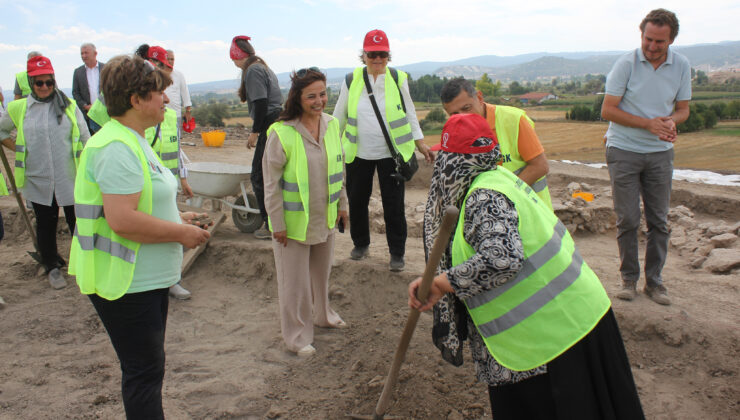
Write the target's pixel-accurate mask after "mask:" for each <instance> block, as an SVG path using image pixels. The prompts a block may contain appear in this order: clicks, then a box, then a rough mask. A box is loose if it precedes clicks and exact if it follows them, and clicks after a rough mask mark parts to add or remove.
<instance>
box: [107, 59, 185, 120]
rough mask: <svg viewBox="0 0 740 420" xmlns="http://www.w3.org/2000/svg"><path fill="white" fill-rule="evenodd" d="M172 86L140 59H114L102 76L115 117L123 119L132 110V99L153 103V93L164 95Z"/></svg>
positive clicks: (166, 76) (161, 73)
mask: <svg viewBox="0 0 740 420" xmlns="http://www.w3.org/2000/svg"><path fill="white" fill-rule="evenodd" d="M171 84H172V79H170V76H168V75H167V74H166V73H164V72H162V71H161V70H158V69H155V68H154V67H152V65H151V64H150V63H147V62H146V61H144V60H143V59H142V58H140V57H138V56H134V57H131V56H128V55H119V56H117V57H113V58H112V59H110V60H109V61H108V62H107V63H106V64H105V66H103V71H102V72H101V74H100V88H101V90H102V91H103V97H104V98H105V107H106V108H107V109H108V115H110V116H111V117H120V116H121V115H123V114H125V113H126V111H128V110H129V109H131V96H133V95H138V96H139V97H140V98H143V99H149V98H150V97H151V95H152V92H162V91H164V89H165V88H166V87H167V86H169V85H171Z"/></svg>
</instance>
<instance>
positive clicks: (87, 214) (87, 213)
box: [75, 204, 104, 227]
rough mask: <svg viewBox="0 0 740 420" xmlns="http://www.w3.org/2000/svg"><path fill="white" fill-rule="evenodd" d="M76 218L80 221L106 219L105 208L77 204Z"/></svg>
mask: <svg viewBox="0 0 740 420" xmlns="http://www.w3.org/2000/svg"><path fill="white" fill-rule="evenodd" d="M75 217H77V218H78V219H92V220H95V219H97V218H99V217H104V216H103V206H97V205H95V204H75ZM75 227H76V226H75Z"/></svg>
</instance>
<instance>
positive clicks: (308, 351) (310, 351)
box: [295, 344, 316, 357]
mask: <svg viewBox="0 0 740 420" xmlns="http://www.w3.org/2000/svg"><path fill="white" fill-rule="evenodd" d="M315 353H316V349H315V348H314V347H313V346H312V345H310V344H309V345H307V346H306V347H304V348H302V349H300V350H298V351H297V352H296V353H295V354H297V355H298V357H309V356H313V355H314V354H315Z"/></svg>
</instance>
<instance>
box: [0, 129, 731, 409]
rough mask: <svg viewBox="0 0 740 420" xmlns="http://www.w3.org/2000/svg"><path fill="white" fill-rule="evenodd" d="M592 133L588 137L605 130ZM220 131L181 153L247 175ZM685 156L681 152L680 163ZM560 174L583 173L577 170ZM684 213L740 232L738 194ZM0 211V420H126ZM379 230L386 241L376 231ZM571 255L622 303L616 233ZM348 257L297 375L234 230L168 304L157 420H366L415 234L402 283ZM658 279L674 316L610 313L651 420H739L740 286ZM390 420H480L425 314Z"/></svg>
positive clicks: (701, 201) (398, 317)
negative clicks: (327, 318)
mask: <svg viewBox="0 0 740 420" xmlns="http://www.w3.org/2000/svg"><path fill="white" fill-rule="evenodd" d="M546 123H547V122H546V121H543V122H541V123H538V130H541V136H542V137H543V142H544V143H545V147H546V148H547V149H548V153H549V155H550V156H551V157H552V155H556V154H558V153H560V152H559V151H557V147H556V145H552V146H551V144H550V143H547V142H548V139H549V134H547V133H549V131H548V129H547V125H546ZM553 124H554V123H553ZM559 124H561V125H565V126H568V127H571V126H570V125H568V124H566V123H559ZM596 126H597V127H598V129H594V133H596V134H598V132H599V131H602V132H603V129H605V126H603V125H601V124H596ZM588 127H590V125H584V126H581V127H580V128H579V129H578V130H573V129H572V128H571V129H570V131H571V135H572V131H576V132H578V133H579V136H581V135H582V134H583V133H584V132H590V131H588V130H590V128H588ZM227 131H228V133H229V134H228V135H227V140H226V142H225V144H224V147H222V148H206V147H203V145H202V142H201V141H200V139H199V138H198V137H196V136H194V135H190V136H188V137H187V138H185V139H184V140H185V141H192V142H195V143H196V144H197V146H196V147H192V146H184V147H185V151H186V152H187V154H188V155H189V156H190V158H191V159H192V160H193V161H218V162H227V163H236V164H249V162H250V161H251V155H250V153H249V152H247V151H246V150H245V148H244V136H242V135H240V134H235V131H234V130H232V129H227ZM561 137H567V136H566V135H565V134H562V135H561ZM598 140H599V138H598V137H597V138H594V139H591V138H588V139H587V138H586V137H581V142H580V143H581V146H580V147H581V148H584V149H589V150H590V149H591V148H592V147H596V148H598V147H600V145H599V143H598ZM428 141H432V140H429V139H428ZM592 143H593V145H592ZM551 147H552V150H553V151H552V152H550V150H551ZM569 147H573V146H569ZM573 150H576V151H577V150H580V149H578V148H576V149H573ZM712 150H714V156H715V157H716V156H721V155H724V154H733V153H735V154H737V153H738V147H737V146H736V145H734V146H732V147H729V146H721V148H720V149H712ZM709 152H711V150H710V151H709ZM601 153H602V155H603V152H601ZM681 153H682V152H681V149H678V150H677V161H678V157H679V155H680V154H681ZM557 158H558V159H571V160H584V159H583V158H582V157H579V156H578V155H577V154H571V155H570V156H566V155H558V157H557ZM709 160H711V159H709ZM677 166H680V165H677ZM720 169H725V168H720ZM735 170H737V167H735ZM430 173H431V171H430V168H429V167H428V166H424V165H423V166H422V169H421V170H420V172H419V173H418V174H417V176H416V178H415V179H414V180H413V181H412V182H411V183H410V184H409V186H408V189H407V197H406V201H407V218H408V219H409V220H416V218H418V217H419V215H420V213H419V206H420V205H422V204H423V203H424V202H425V200H426V186H427V185H428V179H429V177H430ZM549 179H550V185H551V190H552V192H553V197H556V199H558V197H562V196H564V195H567V193H566V192H564V191H565V188H566V185H567V184H568V183H569V182H572V181H577V182H587V183H588V184H590V185H592V186H593V187H594V188H595V189H598V188H602V189H603V188H608V175H607V173H606V170H604V169H601V170H599V169H593V168H588V167H582V166H575V165H567V164H563V163H559V162H554V161H551V176H550V177H549ZM376 194H377V189H376ZM679 204H683V205H685V206H687V207H689V208H691V209H692V210H693V211H694V212H695V214H696V218H697V219H699V220H701V221H706V222H714V223H719V222H720V221H726V222H728V223H734V222H736V221H738V220H740V188H737V187H716V186H707V185H698V184H689V183H685V182H675V183H674V194H673V203H672V206H676V205H679ZM0 209H2V212H3V216H4V218H5V228H6V237H5V239H4V240H3V241H2V243H0V260H1V261H2V262H3V263H2V264H1V265H0V279H1V280H0V296H2V297H3V298H4V299H5V301H6V307H5V308H4V309H2V310H0V334H1V336H0V337H1V338H0V354H2V357H0V418H2V419H31V418H33V419H60V418H62V419H64V418H74V419H122V418H124V416H123V408H122V405H121V397H120V370H119V366H118V362H117V358H116V355H115V353H114V351H113V348H112V346H111V344H110V341H109V339H108V336H107V334H106V333H105V330H104V328H103V327H102V326H101V324H100V321H99V319H98V317H97V315H96V313H95V311H94V309H93V307H92V305H91V304H90V302H89V301H88V299H87V298H86V297H85V296H83V295H81V294H80V293H79V290H78V289H77V288H76V287H75V285H74V281H73V279H69V283H70V284H69V286H68V287H67V288H65V289H62V290H58V291H57V290H52V289H51V288H50V287H49V285H48V283H47V281H46V278H45V276H43V275H39V272H38V268H39V267H38V265H37V264H35V263H34V262H33V261H32V260H31V258H30V257H29V256H28V255H27V253H26V251H30V250H31V249H32V245H31V242H30V239H29V236H28V234H27V233H25V232H24V228H23V225H22V223H21V221H20V218H19V217H18V213H17V210H15V202H14V200H13V199H12V198H10V197H5V198H2V199H0ZM63 224H64V223H63V222H62V223H60V234H59V249H60V250H61V253H62V254H63V255H65V256H66V255H67V253H68V249H69V232H66V231H65V229H64V228H63ZM378 225H379V226H380V227H379V228H378V230H381V229H382V223H381V224H376V226H378ZM575 239H576V243H577V245H578V247H579V249H580V251H581V253H582V254H583V256H584V258H585V259H586V261H587V262H588V264H589V265H590V266H591V267H592V268H593V269H594V271H595V272H596V273H597V275H598V276H599V277H600V279H601V281H602V282H603V284H604V286H605V288H606V290H607V292H608V293H609V295H610V296H612V297H613V296H614V294H615V293H616V292H617V290H618V288H619V276H618V270H617V269H618V254H617V247H616V242H615V231H614V230H613V229H612V230H609V231H607V232H606V233H604V234H592V233H582V232H579V233H577V234H576V235H575ZM643 240H644V238H643ZM643 245H644V244H641V246H643ZM351 247H352V243H351V240H350V238H349V234H348V233H345V234H338V240H337V246H336V248H335V266H334V269H333V271H332V275H331V279H330V289H331V292H330V294H331V301H332V305H333V306H334V308H335V309H336V310H337V312H338V313H339V314H340V315H341V316H342V317H343V318H344V320H345V321H347V323H348V324H349V328H348V329H343V330H330V329H321V328H317V329H316V339H315V343H314V345H315V347H316V348H317V354H316V355H315V356H314V357H312V358H309V359H299V358H297V357H296V356H294V355H293V354H291V353H288V352H287V351H286V350H285V348H284V345H283V343H282V339H281V336H280V323H279V318H278V312H277V310H278V302H277V289H276V284H275V274H274V273H275V268H274V261H273V257H272V250H271V246H270V242H269V241H259V240H256V239H254V238H253V236H252V235H250V234H244V233H241V232H239V231H238V230H237V229H236V227H235V226H234V225H233V222H232V221H231V218H230V217H229V218H228V219H227V221H226V222H225V223H224V224H223V225H222V226H220V227H219V228H218V230H217V232H216V234H215V235H214V237H213V238H212V240H211V242H210V243H209V246H208V248H207V249H206V251H205V252H204V253H203V254H201V255H200V257H199V258H198V260H197V261H196V262H195V263H194V264H193V266H192V268H191V269H190V271H189V272H188V273H187V274H186V275H185V276H184V278H183V285H184V286H185V287H186V288H188V289H190V290H191V291H192V293H193V297H192V299H191V300H189V301H174V300H172V301H171V302H170V311H169V322H168V328H167V342H166V351H167V371H166V375H165V381H164V389H163V394H164V407H165V413H166V414H167V416H168V418H171V419H265V418H269V419H278V418H279V419H339V418H344V416H345V415H346V414H348V413H357V414H367V415H369V414H371V413H372V411H373V408H374V406H375V404H376V402H377V398H378V396H379V394H380V391H381V389H382V384H383V380H384V378H385V375H386V374H387V371H388V368H389V366H390V361H391V360H392V358H393V353H394V351H395V347H396V345H397V342H398V339H399V337H400V333H401V331H402V329H403V325H404V322H405V319H406V316H407V314H408V308H407V306H406V297H405V293H406V285H407V284H408V282H409V281H411V280H412V279H414V278H415V277H417V276H419V275H421V273H422V271H423V268H424V256H423V249H422V243H421V238H420V237H419V235H418V232H415V231H411V234H410V237H409V239H408V242H407V256H406V262H407V266H406V270H405V271H404V272H402V273H390V272H389V271H388V251H387V246H386V244H385V238H384V235H383V234H382V233H380V232H374V233H373V236H372V245H371V254H370V257H369V258H368V259H366V260H364V261H359V262H358V261H352V260H349V258H348V255H349V250H350V249H351ZM664 277H665V279H666V280H665V281H666V285H667V287H668V290H669V293H670V296H671V298H672V299H673V305H671V306H668V307H663V306H659V305H657V304H655V303H653V302H652V301H650V300H649V299H648V298H646V297H645V295H643V294H642V293H640V294H639V296H638V297H637V299H636V300H635V301H633V302H623V301H620V300H618V299H614V300H613V307H614V311H615V313H616V315H617V319H618V321H619V323H620V327H621V331H622V335H623V337H624V340H625V345H626V348H627V351H628V354H629V357H630V361H631V365H632V371H633V374H634V377H635V381H636V383H637V386H638V390H639V393H640V397H641V400H642V404H643V407H644V409H645V413H646V415H647V417H648V418H651V419H697V418H701V419H710V418H711V419H725V418H738V417H740V381H738V374H740V354H739V353H740V343H739V341H740V328H738V325H740V304H739V303H738V298H739V297H740V292H739V290H738V287H740V274H739V273H738V270H737V269H736V270H735V271H733V272H731V273H729V274H725V275H717V274H711V273H709V272H707V271H704V270H696V269H692V268H691V267H690V265H689V261H687V260H686V259H685V258H683V257H682V256H680V255H678V253H677V252H676V250H675V249H673V248H671V250H670V252H669V256H668V261H667V264H666V267H665V270H664ZM466 356H467V350H466ZM387 414H388V415H395V416H400V417H401V418H405V419H480V418H490V407H489V403H488V397H487V394H486V387H485V386H484V385H482V384H480V383H476V381H475V380H474V369H473V365H472V362H471V361H470V360H469V359H468V360H466V363H465V364H464V365H463V366H462V367H459V368H455V367H452V366H451V365H449V364H447V363H446V362H444V361H442V359H441V358H440V356H439V353H438V351H437V350H436V349H435V348H434V346H433V345H432V343H431V316H430V315H428V314H424V315H422V316H421V319H420V322H419V325H418V326H417V330H416V334H415V336H414V338H413V339H412V342H411V347H410V349H409V351H408V353H407V356H406V362H405V364H404V366H403V368H402V370H401V374H400V381H399V384H398V386H397V387H396V389H395V392H394V393H393V403H392V404H391V406H390V408H389V409H388V412H387Z"/></svg>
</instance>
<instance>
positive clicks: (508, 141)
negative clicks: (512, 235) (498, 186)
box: [495, 105, 552, 210]
mask: <svg viewBox="0 0 740 420" xmlns="http://www.w3.org/2000/svg"><path fill="white" fill-rule="evenodd" d="M521 117H524V118H526V119H527V122H529V124H530V125H531V126H532V128H534V122H533V121H532V120H531V119H530V118H529V117H528V116H527V114H526V113H525V112H524V111H523V110H521V109H519V108H516V107H513V106H504V105H496V127H495V128H496V138H497V139H498V144H499V146H500V147H501V155H502V156H503V160H502V165H503V167H504V168H506V169H508V170H510V171H512V172H514V173H515V174H517V175H519V174H520V173H521V172H522V171H523V170H524V167H525V166H527V162H526V161H524V160H523V159H522V155H520V154H519V121H520V120H521ZM532 189H533V190H534V191H535V192H536V193H537V195H539V196H540V198H541V199H542V201H544V202H545V204H547V206H548V207H549V208H550V210H552V200H551V199H550V189H549V187H548V186H547V175H545V176H543V177H542V178H540V179H538V180H537V182H535V183H534V185H532Z"/></svg>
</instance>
